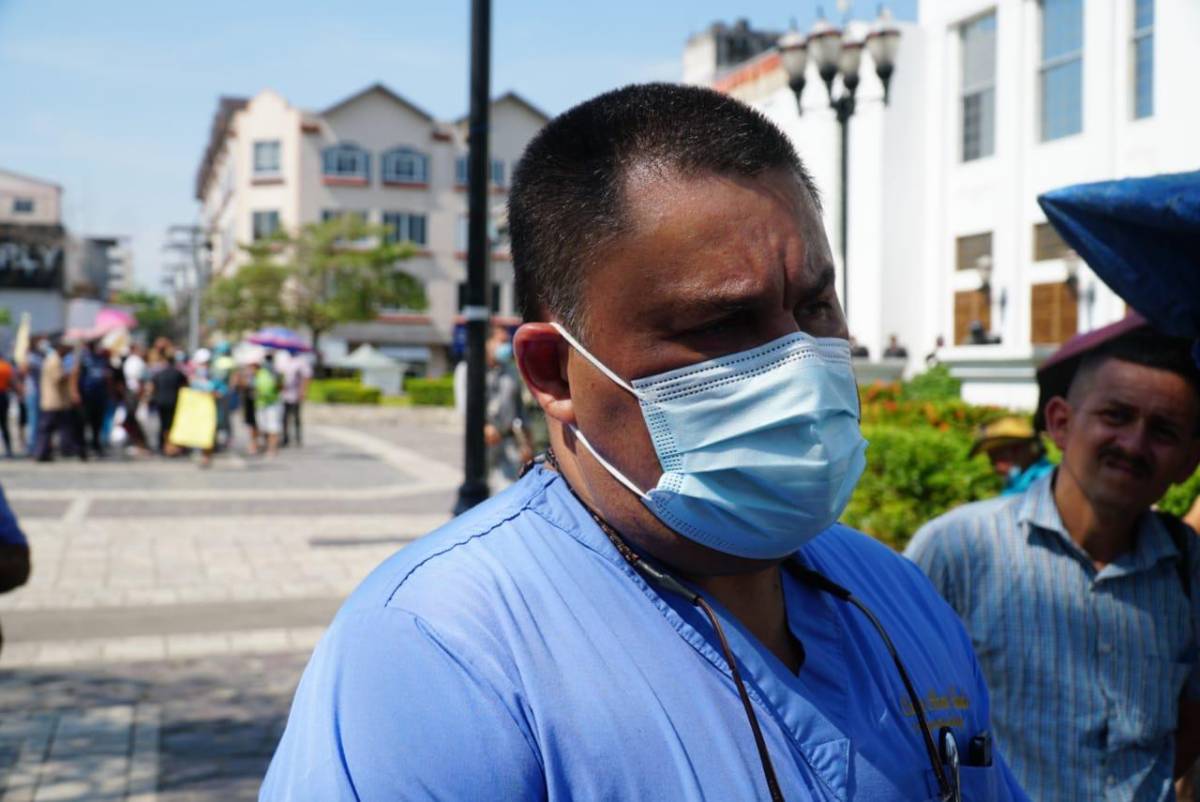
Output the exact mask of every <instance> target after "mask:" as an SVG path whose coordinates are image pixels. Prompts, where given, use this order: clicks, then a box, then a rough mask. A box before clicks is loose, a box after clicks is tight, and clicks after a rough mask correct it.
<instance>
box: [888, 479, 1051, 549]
mask: <svg viewBox="0 0 1200 802" xmlns="http://www.w3.org/2000/svg"><path fill="white" fill-rule="evenodd" d="M1027 492H1028V491H1027ZM1025 497H1026V494H1025V493H1021V494H1017V495H1011V496H998V497H996V498H990V499H984V500H982V501H973V502H971V503H969V504H963V505H962V506H959V507H955V508H954V509H952V510H949V511H947V512H945V513H943V514H941V515H939V516H938V517H936V518H934V519H933V520H931V521H929V522H928V523H926V524H924V525H923V526H921V527H920V528H919V529H918V530H917V531H916V534H914V535H913V538H912V541H910V543H909V547H908V549H906V551H905V553H906V554H908V555H909V556H910V557H911V556H912V552H913V551H914V550H919V549H923V548H928V547H929V546H931V545H932V544H935V543H936V544H937V545H938V546H939V547H942V548H949V547H959V548H967V549H973V548H982V547H989V546H990V545H992V544H995V543H996V542H997V538H998V537H1001V536H1003V534H1004V533H1006V532H1008V531H1010V530H1013V529H1014V528H1015V527H1016V525H1017V523H1018V522H1019V520H1020V514H1021V509H1022V507H1023V506H1024V504H1025Z"/></svg>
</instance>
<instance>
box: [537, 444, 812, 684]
mask: <svg viewBox="0 0 1200 802" xmlns="http://www.w3.org/2000/svg"><path fill="white" fill-rule="evenodd" d="M553 439H554V438H552V440H553ZM553 445H554V446H557V447H556V448H555V449H554V452H553V453H554V454H564V455H567V454H569V453H570V452H569V451H567V450H566V449H564V448H562V446H561V444H560V443H553ZM550 467H551V468H552V469H553V470H556V471H558V472H559V473H561V474H562V475H563V478H564V479H565V480H566V481H567V484H568V485H569V486H570V487H571V488H572V492H573V493H575V494H576V497H577V498H578V499H579V500H580V502H582V503H583V505H584V506H585V507H587V508H588V509H589V510H592V511H593V512H595V511H596V510H598V509H599V507H598V505H597V504H596V501H595V499H594V498H593V497H592V494H591V493H590V492H589V489H588V484H587V482H585V481H583V476H582V474H581V472H580V470H579V466H578V464H577V463H576V461H575V460H574V459H573V458H571V457H570V456H565V457H563V458H562V459H561V460H559V459H557V458H556V459H554V460H553V462H552V463H551V465H550ZM622 492H624V491H623V490H622ZM597 514H598V513H597ZM680 575H681V576H682V577H683V578H686V579H688V580H689V581H690V582H692V583H693V584H695V585H696V586H697V587H699V588H701V589H702V590H704V591H705V592H707V593H709V594H710V595H711V596H712V597H713V598H715V599H716V600H717V601H719V602H720V603H721V604H722V605H723V606H724V607H725V609H726V610H728V611H729V612H730V614H732V615H733V617H734V618H736V619H737V620H738V621H739V622H741V624H742V626H744V627H745V628H746V629H748V630H749V631H750V633H751V634H752V635H754V637H756V638H758V640H759V641H760V642H762V644H763V645H764V646H766V647H767V649H769V650H770V652H771V653H772V654H774V655H775V656H776V657H778V658H779V659H780V660H781V661H782V662H783V664H784V665H786V666H787V667H788V669H789V670H791V671H792V673H796V672H797V671H799V670H800V665H801V663H803V662H804V650H803V648H802V647H801V646H800V644H799V643H797V642H796V640H795V639H794V638H793V637H792V635H791V631H790V630H789V629H788V622H787V606H786V604H785V602H784V598H783V584H782V581H783V580H782V572H781V570H780V567H779V565H771V566H769V567H767V568H764V569H762V570H759V571H753V572H748V573H739V574H726V575H720V576H718V575H712V574H688V573H684V572H680Z"/></svg>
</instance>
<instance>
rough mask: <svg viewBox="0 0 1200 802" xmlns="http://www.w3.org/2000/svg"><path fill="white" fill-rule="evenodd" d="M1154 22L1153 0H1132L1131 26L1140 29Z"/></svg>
mask: <svg viewBox="0 0 1200 802" xmlns="http://www.w3.org/2000/svg"><path fill="white" fill-rule="evenodd" d="M1153 24H1154V0H1134V3H1133V28H1134V30H1141V29H1143V28H1149V27H1150V26H1151V25H1153Z"/></svg>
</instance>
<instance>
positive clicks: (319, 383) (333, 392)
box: [308, 379, 383, 404]
mask: <svg viewBox="0 0 1200 802" xmlns="http://www.w3.org/2000/svg"><path fill="white" fill-rule="evenodd" d="M382 395H383V393H382V392H381V391H380V390H379V388H378V387H367V386H366V385H364V384H362V383H361V382H360V381H359V380H358V379H314V380H313V381H312V382H310V383H309V385H308V400H309V401H317V402H324V403H326V404H378V403H379V398H380V396H382Z"/></svg>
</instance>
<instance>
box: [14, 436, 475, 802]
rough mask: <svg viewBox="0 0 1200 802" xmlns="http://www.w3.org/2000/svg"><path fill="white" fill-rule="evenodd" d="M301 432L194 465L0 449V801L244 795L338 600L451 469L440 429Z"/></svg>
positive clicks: (442, 495)
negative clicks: (1, 636) (16, 584)
mask: <svg viewBox="0 0 1200 802" xmlns="http://www.w3.org/2000/svg"><path fill="white" fill-rule="evenodd" d="M329 414H332V413H329ZM306 435H307V436H308V438H309V440H308V441H307V444H306V446H305V447H304V448H303V449H288V450H285V451H283V452H282V453H281V455H280V456H279V457H278V458H276V459H274V460H271V461H266V460H252V459H249V458H241V457H236V456H234V457H232V458H231V457H229V456H225V457H224V458H220V457H219V458H218V460H217V462H216V464H215V466H214V468H213V469H212V470H210V471H200V470H198V469H197V468H196V466H194V465H191V464H189V463H188V462H187V461H186V460H170V461H168V460H146V461H127V462H119V461H111V462H99V463H91V464H88V465H81V464H79V463H66V462H63V463H56V464H52V465H49V466H36V467H34V466H29V465H27V464H26V463H20V462H18V463H9V464H0V483H3V485H4V487H5V492H6V494H7V495H8V496H9V498H10V499H11V500H12V501H13V504H14V507H15V508H16V509H17V511H18V514H19V515H20V516H21V524H22V527H23V528H24V529H25V531H26V534H27V535H28V536H29V538H30V543H31V547H32V550H33V565H34V571H33V575H32V577H31V580H30V583H29V584H28V585H27V586H26V587H24V588H21V589H19V590H18V591H16V592H14V593H11V594H7V595H4V596H0V621H2V622H3V624H4V632H5V644H4V649H3V652H2V653H0V802H15V800H28V801H29V802H42V801H43V800H45V801H46V802H48V801H49V800H96V799H102V800H122V799H130V800H140V802H150V800H169V801H172V802H173V801H174V800H193V799H195V800H200V799H206V800H207V799H214V798H220V799H253V798H254V797H255V795H256V793H257V788H258V785H259V783H260V781H261V779H262V774H263V771H264V770H265V767H266V764H267V761H268V760H269V758H270V755H271V752H272V751H273V749H274V745H275V743H276V741H277V739H278V736H279V733H280V731H281V729H282V726H283V723H284V721H285V719H286V714H287V707H288V704H289V703H290V700H291V694H292V692H293V689H294V687H295V683H296V682H297V680H298V678H299V674H300V671H301V670H302V668H303V666H304V664H305V662H306V660H307V655H308V654H309V652H310V651H311V649H312V647H313V645H314V644H315V643H316V641H317V640H318V639H319V638H320V636H321V634H322V633H323V631H324V628H325V626H326V625H327V624H328V621H329V620H330V618H331V617H332V615H333V613H334V612H335V611H336V609H337V607H338V606H339V605H340V603H341V600H342V599H343V598H344V597H345V595H346V594H347V593H349V592H350V590H351V589H353V588H354V587H355V586H356V585H357V584H358V583H359V582H360V581H361V580H362V578H363V577H365V576H366V574H367V573H368V572H369V571H370V570H371V569H373V568H374V567H375V566H376V565H378V564H379V563H380V562H381V561H382V560H383V559H385V558H386V557H387V556H388V555H390V554H392V553H393V552H394V551H395V550H396V549H398V548H401V547H403V545H404V544H405V543H407V542H409V541H411V540H412V539H413V538H414V537H417V536H420V535H421V534H424V533H426V532H428V531H430V530H431V529H433V528H436V527H437V526H439V525H440V524H442V523H444V522H445V521H447V520H448V519H449V512H448V511H449V509H450V507H451V505H452V503H453V501H454V498H455V491H456V489H457V486H458V483H459V482H460V481H461V475H460V473H459V470H458V469H457V468H456V467H455V465H454V462H455V457H454V455H455V453H456V452H457V450H458V447H459V440H458V437H457V435H456V434H455V433H454V432H452V431H448V430H446V429H444V428H441V429H439V428H438V427H436V426H428V425H424V424H422V425H421V426H420V427H418V428H406V426H405V424H404V420H403V419H397V420H391V419H389V420H387V421H385V422H383V423H380V422H373V421H367V422H366V423H358V422H354V423H353V424H352V425H338V424H336V423H335V422H333V421H328V420H326V422H323V423H321V424H316V425H312V426H309V427H308V429H307V430H306ZM443 460H444V461H443ZM31 467H34V469H32V470H31V469H30V468H31Z"/></svg>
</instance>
